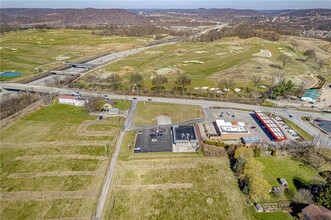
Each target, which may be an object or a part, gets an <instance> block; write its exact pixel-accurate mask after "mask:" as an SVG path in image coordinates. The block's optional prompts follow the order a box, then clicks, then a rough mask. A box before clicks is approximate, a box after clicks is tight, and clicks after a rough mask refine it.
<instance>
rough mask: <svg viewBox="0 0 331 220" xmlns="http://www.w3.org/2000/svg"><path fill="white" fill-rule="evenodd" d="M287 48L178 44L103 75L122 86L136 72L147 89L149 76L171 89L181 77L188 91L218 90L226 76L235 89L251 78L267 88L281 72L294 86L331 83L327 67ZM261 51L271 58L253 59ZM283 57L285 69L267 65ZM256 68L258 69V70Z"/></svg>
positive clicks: (235, 41) (282, 44)
mask: <svg viewBox="0 0 331 220" xmlns="http://www.w3.org/2000/svg"><path fill="white" fill-rule="evenodd" d="M288 45H289V41H285V40H283V41H279V42H270V41H267V40H262V39H259V38H250V39H239V38H224V39H221V40H219V41H217V42H212V43H178V44H175V45H166V46H163V47H158V48H153V49H150V50H147V51H144V52H141V53H139V54H135V55H131V56H128V57H126V58H123V59H121V60H119V61H117V62H115V63H112V64H110V65H108V66H107V67H106V68H105V69H104V71H105V72H108V73H109V72H111V73H118V74H119V75H121V76H122V77H123V79H124V81H123V83H124V84H125V83H128V75H129V73H133V72H139V73H141V74H142V75H143V76H144V78H145V86H146V87H150V86H151V78H152V76H155V75H157V74H163V75H166V76H167V77H168V79H169V83H168V85H167V87H168V88H172V87H173V85H174V81H175V79H176V78H177V77H178V76H179V75H183V74H185V75H188V76H189V77H190V78H191V79H192V85H191V87H200V86H210V87H218V83H219V82H220V81H221V80H222V79H223V78H229V76H231V78H233V79H234V80H235V81H236V85H235V86H238V87H254V86H253V85H252V84H251V82H250V81H251V80H250V78H251V76H252V75H260V76H261V77H262V82H263V84H265V85H269V84H270V83H271V79H272V78H273V77H274V73H275V72H283V73H284V74H285V75H286V76H287V77H288V79H291V80H292V81H294V82H295V83H297V84H299V83H301V82H303V81H304V80H307V75H308V73H311V72H316V73H314V74H321V75H323V76H324V77H326V78H327V79H329V80H331V79H330V78H329V77H330V76H329V74H327V72H328V71H329V70H330V65H326V66H325V67H324V69H323V70H321V71H317V70H316V69H314V68H315V66H314V64H313V63H312V62H300V61H296V60H295V58H299V57H300V58H301V57H302V53H303V52H302V51H292V50H291V49H290V48H289V46H288ZM261 49H267V50H269V51H270V52H271V53H272V56H271V58H264V57H258V56H254V54H256V53H259V52H260V50H261ZM283 53H289V54H291V56H292V62H291V63H290V64H288V65H286V66H285V68H284V69H277V68H273V67H271V66H270V64H274V65H281V62H280V61H278V60H277V58H278V57H279V56H280V55H281V54H283ZM317 54H319V52H318V51H317ZM330 55H331V54H330ZM327 62H328V61H327ZM258 66H260V67H261V69H257V67H258ZM91 74H92V73H91ZM93 74H94V75H95V74H102V71H101V73H100V72H99V73H93ZM255 89H257V90H258V89H261V88H258V87H257V88H255Z"/></svg>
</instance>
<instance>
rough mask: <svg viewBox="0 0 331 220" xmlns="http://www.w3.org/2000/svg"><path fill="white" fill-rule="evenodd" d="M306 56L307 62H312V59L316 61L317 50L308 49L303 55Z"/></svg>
mask: <svg viewBox="0 0 331 220" xmlns="http://www.w3.org/2000/svg"><path fill="white" fill-rule="evenodd" d="M303 55H304V56H306V57H307V58H306V61H308V60H310V59H315V58H316V53H315V50H313V49H308V50H306V51H305V52H304V53H303Z"/></svg>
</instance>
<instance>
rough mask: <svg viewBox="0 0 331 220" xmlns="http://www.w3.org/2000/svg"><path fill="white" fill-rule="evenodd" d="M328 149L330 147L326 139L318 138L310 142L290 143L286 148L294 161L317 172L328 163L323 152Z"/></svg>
mask: <svg viewBox="0 0 331 220" xmlns="http://www.w3.org/2000/svg"><path fill="white" fill-rule="evenodd" d="M330 147H331V145H330V143H329V141H328V140H327V139H324V138H322V137H321V136H318V137H315V138H314V139H313V140H312V141H302V142H297V141H292V142H291V143H290V144H289V147H288V148H289V149H291V153H292V156H293V157H294V158H295V159H297V160H299V161H301V162H303V163H305V164H307V165H309V166H311V167H313V168H314V169H316V170H319V169H320V168H321V167H323V166H324V165H325V164H327V163H328V160H327V158H326V157H325V155H324V153H325V152H324V150H325V148H330Z"/></svg>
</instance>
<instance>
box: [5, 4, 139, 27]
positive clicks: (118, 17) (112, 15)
mask: <svg viewBox="0 0 331 220" xmlns="http://www.w3.org/2000/svg"><path fill="white" fill-rule="evenodd" d="M0 16H1V23H3V24H4V23H6V24H18V25H29V24H38V23H39V24H42V23H44V24H59V25H66V24H71V25H75V24H105V23H107V24H137V23H141V22H143V21H144V17H143V16H139V15H138V14H136V13H133V12H129V11H127V10H123V9H93V8H87V9H1V15H0Z"/></svg>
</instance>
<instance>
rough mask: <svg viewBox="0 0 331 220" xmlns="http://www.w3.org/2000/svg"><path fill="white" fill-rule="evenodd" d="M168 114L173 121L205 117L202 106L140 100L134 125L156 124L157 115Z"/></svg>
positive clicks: (179, 121) (178, 121)
mask: <svg viewBox="0 0 331 220" xmlns="http://www.w3.org/2000/svg"><path fill="white" fill-rule="evenodd" d="M160 115H163V116H168V117H169V118H170V119H171V122H172V123H181V122H185V121H189V120H192V119H200V118H204V117H205V115H204V112H203V110H202V108H201V107H200V106H194V105H179V104H165V103H156V102H139V103H138V105H137V109H136V112H135V117H134V121H133V123H134V125H156V124H157V118H156V117H157V116H160Z"/></svg>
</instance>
